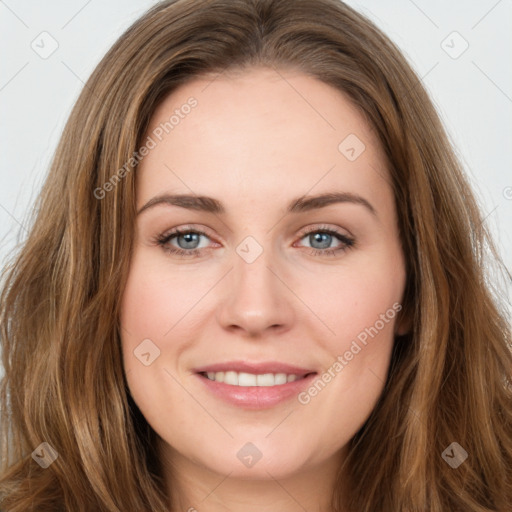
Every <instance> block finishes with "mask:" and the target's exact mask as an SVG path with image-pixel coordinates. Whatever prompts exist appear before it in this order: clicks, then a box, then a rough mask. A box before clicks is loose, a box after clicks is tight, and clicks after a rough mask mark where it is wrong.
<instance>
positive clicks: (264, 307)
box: [217, 250, 298, 338]
mask: <svg viewBox="0 0 512 512" xmlns="http://www.w3.org/2000/svg"><path fill="white" fill-rule="evenodd" d="M233 256H234V257H233V269H232V271H231V272H229V273H228V275H227V276H226V278H225V279H224V280H223V281H224V282H223V283H222V294H221V296H222V299H221V301H220V304H219V307H218V309H217V320H218V322H219V323H220V324H221V326H222V327H223V328H224V329H227V330H229V331H233V332H235V331H240V333H239V334H243V335H244V336H247V337H251V338H254V337H263V336H265V335H266V333H269V334H271V335H275V333H276V332H277V331H279V332H281V331H286V330H288V329H289V328H290V327H291V325H292V324H293V321H294V319H295V314H296V313H295V309H294V307H296V306H295V305H294V302H293V301H294V300H295V301H296V302H298V300H297V299H296V298H294V295H293V291H292V290H291V287H290V284H289V283H287V282H286V281H287V279H286V272H285V271H283V270H281V271H279V270H278V269H282V268H283V267H282V266H280V265H278V264H277V263H276V259H275V258H274V257H273V256H272V255H271V251H270V250H263V252H262V253H261V254H260V255H259V256H258V257H257V258H256V259H255V260H254V261H252V262H248V261H250V260H245V259H244V258H243V257H241V256H239V254H238V253H236V252H235V254H234V255H233ZM281 274H282V275H281ZM288 280H289V278H288Z"/></svg>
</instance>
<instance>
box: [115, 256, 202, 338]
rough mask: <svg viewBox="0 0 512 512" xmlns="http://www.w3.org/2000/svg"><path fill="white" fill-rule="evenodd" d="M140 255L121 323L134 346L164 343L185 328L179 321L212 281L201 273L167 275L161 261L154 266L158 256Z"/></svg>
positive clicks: (130, 279)
mask: <svg viewBox="0 0 512 512" xmlns="http://www.w3.org/2000/svg"><path fill="white" fill-rule="evenodd" d="M140 253H142V254H136V255H135V256H134V259H133V262H132V266H131V269H130V273H129V276H128V280H127V283H126V288H125V290H124V294H123V298H122V303H121V312H120V322H121V325H122V326H123V328H124V333H125V334H128V336H127V338H129V339H130V343H131V342H135V341H137V340H139V341H138V342H139V343H140V341H141V339H142V338H151V337H153V338H154V339H155V340H162V341H163V340H164V338H166V336H167V335H169V337H170V336H171V335H170V332H171V331H172V330H173V329H175V328H178V327H181V326H180V325H179V322H181V321H182V320H183V319H185V317H186V316H187V314H188V312H189V311H190V310H191V309H193V308H194V305H195V304H197V302H198V300H199V298H200V297H201V296H202V295H203V294H204V291H203V289H204V288H205V287H207V286H208V279H201V271H200V270H197V271H196V272H189V271H188V269H186V270H183V271H178V272H166V267H165V265H163V264H162V263H161V262H159V263H158V264H154V263H153V260H154V257H151V255H144V254H143V251H140ZM148 256H149V257H148ZM180 270H181V269H180ZM210 286H211V285H210ZM141 337H142V338H141ZM139 338H140V339H139Z"/></svg>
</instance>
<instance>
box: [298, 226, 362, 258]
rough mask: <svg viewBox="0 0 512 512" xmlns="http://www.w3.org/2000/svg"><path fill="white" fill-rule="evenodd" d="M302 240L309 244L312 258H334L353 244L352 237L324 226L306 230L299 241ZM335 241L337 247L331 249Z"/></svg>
mask: <svg viewBox="0 0 512 512" xmlns="http://www.w3.org/2000/svg"><path fill="white" fill-rule="evenodd" d="M304 238H306V239H307V240H308V242H309V243H310V244H311V246H310V247H311V249H312V250H311V251H310V253H311V254H313V255H314V256H336V255H338V254H339V253H341V252H343V251H346V250H347V249H349V248H350V247H353V246H354V244H355V240H354V239H353V238H352V237H349V236H348V235H345V234H344V233H341V232H339V231H337V230H336V229H333V228H329V227H326V226H315V227H311V228H308V229H307V230H306V231H305V232H303V233H302V235H301V240H302V239H304ZM336 240H337V241H338V245H337V246H336V247H334V248H333V247H332V246H331V244H332V243H333V242H336Z"/></svg>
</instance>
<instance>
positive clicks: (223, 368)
mask: <svg viewBox="0 0 512 512" xmlns="http://www.w3.org/2000/svg"><path fill="white" fill-rule="evenodd" d="M194 371H195V372H197V373H207V372H227V371H233V372H238V373H240V372H245V373H252V374H255V375H262V374H264V373H286V374H288V375H291V374H293V375H307V374H308V373H316V372H315V370H311V369H308V368H301V367H299V366H294V365H291V364H287V363H280V362H278V361H262V362H256V361H254V362H250V361H227V362H225V363H215V364H209V365H206V366H201V367H199V368H195V369H194Z"/></svg>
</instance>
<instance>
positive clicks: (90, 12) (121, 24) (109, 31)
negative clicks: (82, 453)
mask: <svg viewBox="0 0 512 512" xmlns="http://www.w3.org/2000/svg"><path fill="white" fill-rule="evenodd" d="M285 1H287V0H285ZM155 3H156V2H155V1H151V0H138V1H135V0H122V1H121V0H109V1H100V0H89V1H87V0H72V1H70V0H68V1H64V0H60V1H59V0H51V1H47V2H36V1H35V0H30V1H21V0H5V1H3V0H0V43H1V47H2V59H1V61H0V119H1V123H0V144H1V146H0V149H1V166H0V180H1V187H0V266H3V264H4V263H5V257H6V255H7V252H8V251H9V250H10V249H12V248H13V247H14V244H15V243H16V241H17V240H23V237H24V236H25V234H26V230H25V228H24V224H25V223H26V220H27V218H28V217H27V215H28V213H29V211H30V208H31V206H32V203H33V201H34V199H35V198H36V195H37V193H38V191H39V189H40V187H41V185H42V182H43V180H44V178H45V176H46V173H47V170H48V165H49V163H50V160H51V158H52V155H53V152H54V149H55V147H56V144H57V142H58V139H59V137H60V134H61V132H62V129H63V127H64V123H65V121H66V119H67V117H68V115H69V113H70V111H71V108H72V106H73V104H74V102H75V101H76V99H77V97H78V94H79V92H80V90H81V89H82V87H83V84H84V82H85V81H86V79H87V78H88V76H89V75H90V74H91V72H92V70H93V69H94V67H95V66H96V65H97V63H98V62H99V61H100V59H101V57H102V56H103V55H104V54H105V53H106V51H107V50H108V49H109V48H110V46H111V45H112V44H113V43H114V41H115V40H116V39H117V38H118V37H119V35H120V34H121V33H122V32H123V31H124V30H125V29H126V28H127V27H128V26H129V25H130V24H131V23H132V22H133V21H135V20H136V19H137V18H138V17H139V16H140V15H142V14H143V13H144V11H145V10H147V8H149V7H150V6H152V5H154V4H155ZM347 3H348V4H350V5H351V6H353V7H355V8H356V9H357V10H358V11H360V12H362V13H363V14H365V15H367V16H368V17H369V18H370V19H372V20H373V21H374V22H375V23H376V24H377V25H378V26H379V27H380V28H381V29H382V30H383V31H384V32H385V33H386V34H387V35H388V36H389V37H390V38H391V39H392V40H393V41H394V42H395V43H396V44H397V45H398V46H399V47H400V48H401V49H402V51H403V52H404V53H405V55H406V57H407V58H408V60H409V61H410V62H411V64H412V66H413V67H414V69H415V70H416V71H417V73H418V74H419V76H421V77H422V82H423V84H424V85H425V86H426V87H427V89H428V91H429V92H430V94H431V97H432V98H433V100H434V102H435V104H436V106H437V108H438V111H439V112H440V114H441V116H442V119H443V121H444V123H445V125H446V127H447V129H448V132H449V134H450V136H451V138H452V141H453V144H454V145H455V147H456V148H457V151H458V154H459V157H460V158H461V159H462V162H463V164H464V165H465V168H466V172H467V173H468V176H469V178H470V180H471V183H472V185H473V187H474V189H475V191H476V193H477V195H478V197H479V198H480V200H481V203H482V208H483V212H484V214H485V215H486V216H487V217H486V220H485V222H486V223H487V224H488V226H489V227H490V228H491V230H492V231H493V233H494V234H495V238H496V241H497V243H498V247H499V249H500V251H501V253H502V256H503V258H504V261H505V263H506V265H507V267H508V269H509V270H512V236H511V231H510V226H512V172H511V163H512V121H511V113H512V66H511V62H512V61H511V53H512V50H511V49H512V2H511V1H510V0H499V1H497V0H472V1H464V2H463V1H454V0H452V1H446V0H435V1H432V0H414V1H413V0H393V1H391V0H389V1H383V0H381V1H378V0H349V1H348V2H347ZM43 31H47V32H48V33H49V34H51V36H52V37H53V38H54V39H55V40H56V41H57V42H58V48H57V50H56V51H55V52H54V53H53V54H52V55H51V56H49V57H48V58H46V59H43V58H41V57H40V56H39V55H38V54H37V53H36V52H35V51H34V50H33V49H32V47H31V44H32V42H33V41H34V40H35V41H36V43H37V41H38V37H40V34H41V33H42V32H43ZM454 31H456V32H458V33H459V34H460V36H462V38H463V39H461V38H459V37H458V36H453V35H452V36H450V37H449V38H448V39H447V36H449V35H450V34H452V33H453V32H454ZM464 40H465V41H467V44H469V46H468V48H467V50H466V51H465V52H464V53H462V54H461V55H460V56H459V57H458V58H455V59H454V58H452V57H450V55H448V53H447V52H446V51H445V49H446V50H449V48H447V45H449V46H452V49H451V50H449V51H451V52H452V54H456V53H458V52H459V51H460V50H461V49H463V45H464V44H465V43H464ZM443 41H445V42H444V43H443ZM0 371H1V368H0Z"/></svg>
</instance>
